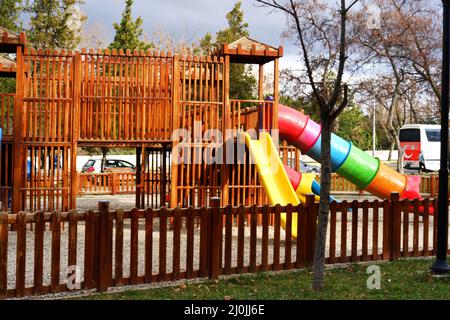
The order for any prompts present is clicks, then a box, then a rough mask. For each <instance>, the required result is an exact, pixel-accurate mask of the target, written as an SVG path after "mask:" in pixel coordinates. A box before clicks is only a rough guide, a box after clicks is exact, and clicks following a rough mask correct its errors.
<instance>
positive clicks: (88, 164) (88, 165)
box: [84, 160, 95, 167]
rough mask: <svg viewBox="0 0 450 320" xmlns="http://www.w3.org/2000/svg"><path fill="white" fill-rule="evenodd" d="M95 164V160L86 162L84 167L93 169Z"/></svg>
mask: <svg viewBox="0 0 450 320" xmlns="http://www.w3.org/2000/svg"><path fill="white" fill-rule="evenodd" d="M94 163H95V160H88V162H86V164H85V165H84V166H85V167H92V166H93V165H94Z"/></svg>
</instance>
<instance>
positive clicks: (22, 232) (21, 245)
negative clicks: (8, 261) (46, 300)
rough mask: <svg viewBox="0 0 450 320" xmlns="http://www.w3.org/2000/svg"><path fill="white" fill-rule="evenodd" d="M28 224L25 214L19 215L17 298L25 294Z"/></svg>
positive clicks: (20, 213)
mask: <svg viewBox="0 0 450 320" xmlns="http://www.w3.org/2000/svg"><path fill="white" fill-rule="evenodd" d="M26 232H27V230H26V222H25V212H19V214H18V215H17V252H16V296H17V297H23V296H24V294H25V264H26V242H27V240H26Z"/></svg>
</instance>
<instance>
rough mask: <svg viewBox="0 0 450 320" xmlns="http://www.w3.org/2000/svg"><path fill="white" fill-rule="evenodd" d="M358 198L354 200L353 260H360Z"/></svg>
mask: <svg viewBox="0 0 450 320" xmlns="http://www.w3.org/2000/svg"><path fill="white" fill-rule="evenodd" d="M358 218H359V217H358V200H353V201H352V261H358V260H359V259H358Z"/></svg>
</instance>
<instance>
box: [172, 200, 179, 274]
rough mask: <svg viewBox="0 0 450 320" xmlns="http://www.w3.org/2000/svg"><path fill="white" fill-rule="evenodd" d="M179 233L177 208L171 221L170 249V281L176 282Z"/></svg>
mask: <svg viewBox="0 0 450 320" xmlns="http://www.w3.org/2000/svg"><path fill="white" fill-rule="evenodd" d="M180 233H181V212H180V209H179V208H175V211H174V219H173V248H172V254H173V257H172V281H176V280H178V279H179V278H178V277H179V275H180V253H181V247H180V245H181V243H180Z"/></svg>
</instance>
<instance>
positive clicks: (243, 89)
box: [200, 1, 257, 99]
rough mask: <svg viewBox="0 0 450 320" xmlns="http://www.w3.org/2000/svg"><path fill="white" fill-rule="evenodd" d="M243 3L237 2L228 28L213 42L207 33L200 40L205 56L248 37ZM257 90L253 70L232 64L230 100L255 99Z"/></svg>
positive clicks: (230, 16)
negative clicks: (222, 46) (221, 46)
mask: <svg viewBox="0 0 450 320" xmlns="http://www.w3.org/2000/svg"><path fill="white" fill-rule="evenodd" d="M241 5H242V3H241V1H237V2H236V3H235V5H234V7H233V9H232V10H231V11H230V12H228V13H227V15H226V18H227V22H228V28H226V29H223V30H221V31H219V32H217V33H216V39H215V41H214V40H213V37H212V35H211V33H207V34H206V35H205V36H204V37H203V39H201V40H200V49H201V51H202V52H203V53H204V54H206V55H207V54H211V53H212V52H214V50H215V49H217V48H218V47H219V46H220V44H222V43H231V42H234V41H236V40H239V39H240V38H242V37H248V36H249V31H248V23H246V22H244V12H243V11H242V9H241ZM256 88H257V81H256V78H255V77H254V76H253V74H252V73H251V68H250V67H249V66H246V65H244V64H232V65H231V67H230V98H232V99H255V93H256Z"/></svg>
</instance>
